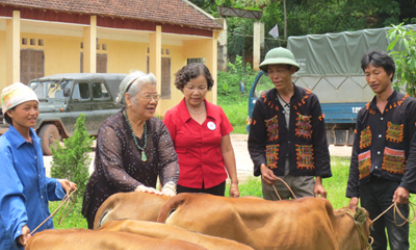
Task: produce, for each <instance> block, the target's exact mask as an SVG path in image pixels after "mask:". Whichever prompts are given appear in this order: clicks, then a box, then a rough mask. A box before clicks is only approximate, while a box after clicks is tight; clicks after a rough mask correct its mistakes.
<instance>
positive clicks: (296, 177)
mask: <svg viewBox="0 0 416 250" xmlns="http://www.w3.org/2000/svg"><path fill="white" fill-rule="evenodd" d="M260 69H262V70H263V71H265V72H267V73H268V76H269V78H270V80H271V81H272V82H273V84H274V86H275V88H273V89H270V90H268V91H266V92H265V93H263V95H262V97H261V98H259V99H258V100H257V102H256V104H255V106H254V110H253V115H252V123H251V125H250V135H249V139H248V149H249V152H250V155H251V159H252V160H253V163H254V175H255V176H259V175H261V176H262V179H261V180H262V191H263V198H264V199H266V200H277V199H278V197H277V195H276V193H275V191H274V189H273V185H274V187H275V188H276V190H277V191H278V192H279V196H280V197H281V198H282V199H289V198H294V197H292V195H291V193H290V192H289V190H288V188H287V187H286V186H285V185H284V184H283V183H282V182H280V181H278V177H280V178H282V179H283V180H284V181H285V182H287V184H288V185H289V186H290V188H291V189H292V190H293V192H294V194H295V196H296V197H297V198H300V197H305V196H322V197H326V191H325V188H324V187H323V185H322V178H325V177H331V176H332V173H331V166H330V159H329V151H328V145H327V141H326V132H325V122H324V116H323V114H322V111H321V105H320V104H319V100H318V97H317V96H316V95H315V94H313V93H312V92H311V90H309V89H304V88H301V87H298V86H296V85H295V84H293V82H292V74H294V73H295V72H296V71H298V70H299V65H298V64H297V63H296V62H295V58H294V56H293V54H292V52H290V51H289V50H288V49H285V48H282V47H280V48H275V49H272V50H270V51H269V52H267V54H266V57H265V59H264V61H263V62H262V63H261V64H260ZM314 177H316V180H315V179H314Z"/></svg>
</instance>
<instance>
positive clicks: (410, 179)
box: [393, 100, 416, 204]
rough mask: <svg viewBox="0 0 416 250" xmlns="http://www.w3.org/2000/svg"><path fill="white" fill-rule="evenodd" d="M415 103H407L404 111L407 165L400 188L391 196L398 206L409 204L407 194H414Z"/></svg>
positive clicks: (415, 160) (415, 190) (415, 163)
mask: <svg viewBox="0 0 416 250" xmlns="http://www.w3.org/2000/svg"><path fill="white" fill-rule="evenodd" d="M415 114H416V101H415V100H413V101H412V102H411V103H409V108H407V109H406V117H408V123H407V124H408V129H409V138H411V140H410V142H409V156H408V157H407V164H406V168H405V171H404V176H403V178H402V181H401V183H400V186H399V187H398V188H397V189H396V191H395V192H394V195H393V202H394V201H396V202H397V203H399V204H403V203H408V202H409V196H410V195H409V193H410V192H411V193H416V116H415Z"/></svg>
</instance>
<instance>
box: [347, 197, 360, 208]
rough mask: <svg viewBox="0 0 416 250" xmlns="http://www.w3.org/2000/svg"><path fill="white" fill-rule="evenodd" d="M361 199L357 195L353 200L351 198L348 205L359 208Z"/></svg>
mask: <svg viewBox="0 0 416 250" xmlns="http://www.w3.org/2000/svg"><path fill="white" fill-rule="evenodd" d="M359 201H360V200H359V199H358V198H357V197H352V198H351V200H350V203H349V204H348V207H350V208H357V207H358V202H359Z"/></svg>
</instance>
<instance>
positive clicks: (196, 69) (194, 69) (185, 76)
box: [175, 63, 214, 92]
mask: <svg viewBox="0 0 416 250" xmlns="http://www.w3.org/2000/svg"><path fill="white" fill-rule="evenodd" d="M175 75H176V78H175V86H176V88H177V89H179V90H180V91H182V92H183V88H184V87H185V84H187V83H188V82H189V81H190V80H191V79H195V78H197V77H198V76H200V75H203V76H205V78H206V79H207V85H208V86H207V87H208V90H211V88H212V86H214V80H213V79H212V76H211V73H210V72H209V69H208V68H207V66H205V65H204V64H202V63H190V64H188V65H185V66H184V67H183V68H182V69H180V70H179V71H178V72H176V74H175Z"/></svg>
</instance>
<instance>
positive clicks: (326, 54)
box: [287, 24, 416, 76]
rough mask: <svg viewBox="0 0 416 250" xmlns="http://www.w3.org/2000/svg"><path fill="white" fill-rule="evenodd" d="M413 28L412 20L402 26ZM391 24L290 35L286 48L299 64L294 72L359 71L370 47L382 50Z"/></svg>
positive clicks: (327, 72)
mask: <svg viewBox="0 0 416 250" xmlns="http://www.w3.org/2000/svg"><path fill="white" fill-rule="evenodd" d="M403 27H405V28H407V29H410V28H411V29H416V25H415V24H411V25H405V26H403ZM391 28H392V27H385V28H378V29H364V30H358V31H345V32H340V33H327V34H322V35H306V36H291V37H289V38H288V43H287V48H288V49H289V50H291V51H292V53H293V54H294V56H295V58H296V61H297V62H298V64H299V65H300V67H301V68H300V70H299V71H298V72H297V73H296V75H297V76H302V75H305V76H306V75H308V76H324V75H327V76H331V75H332V76H348V75H363V71H362V69H361V67H360V62H361V58H362V57H363V55H364V53H365V52H367V51H368V50H370V49H376V50H382V51H386V50H387V46H388V44H389V40H388V38H387V31H388V29H391Z"/></svg>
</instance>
